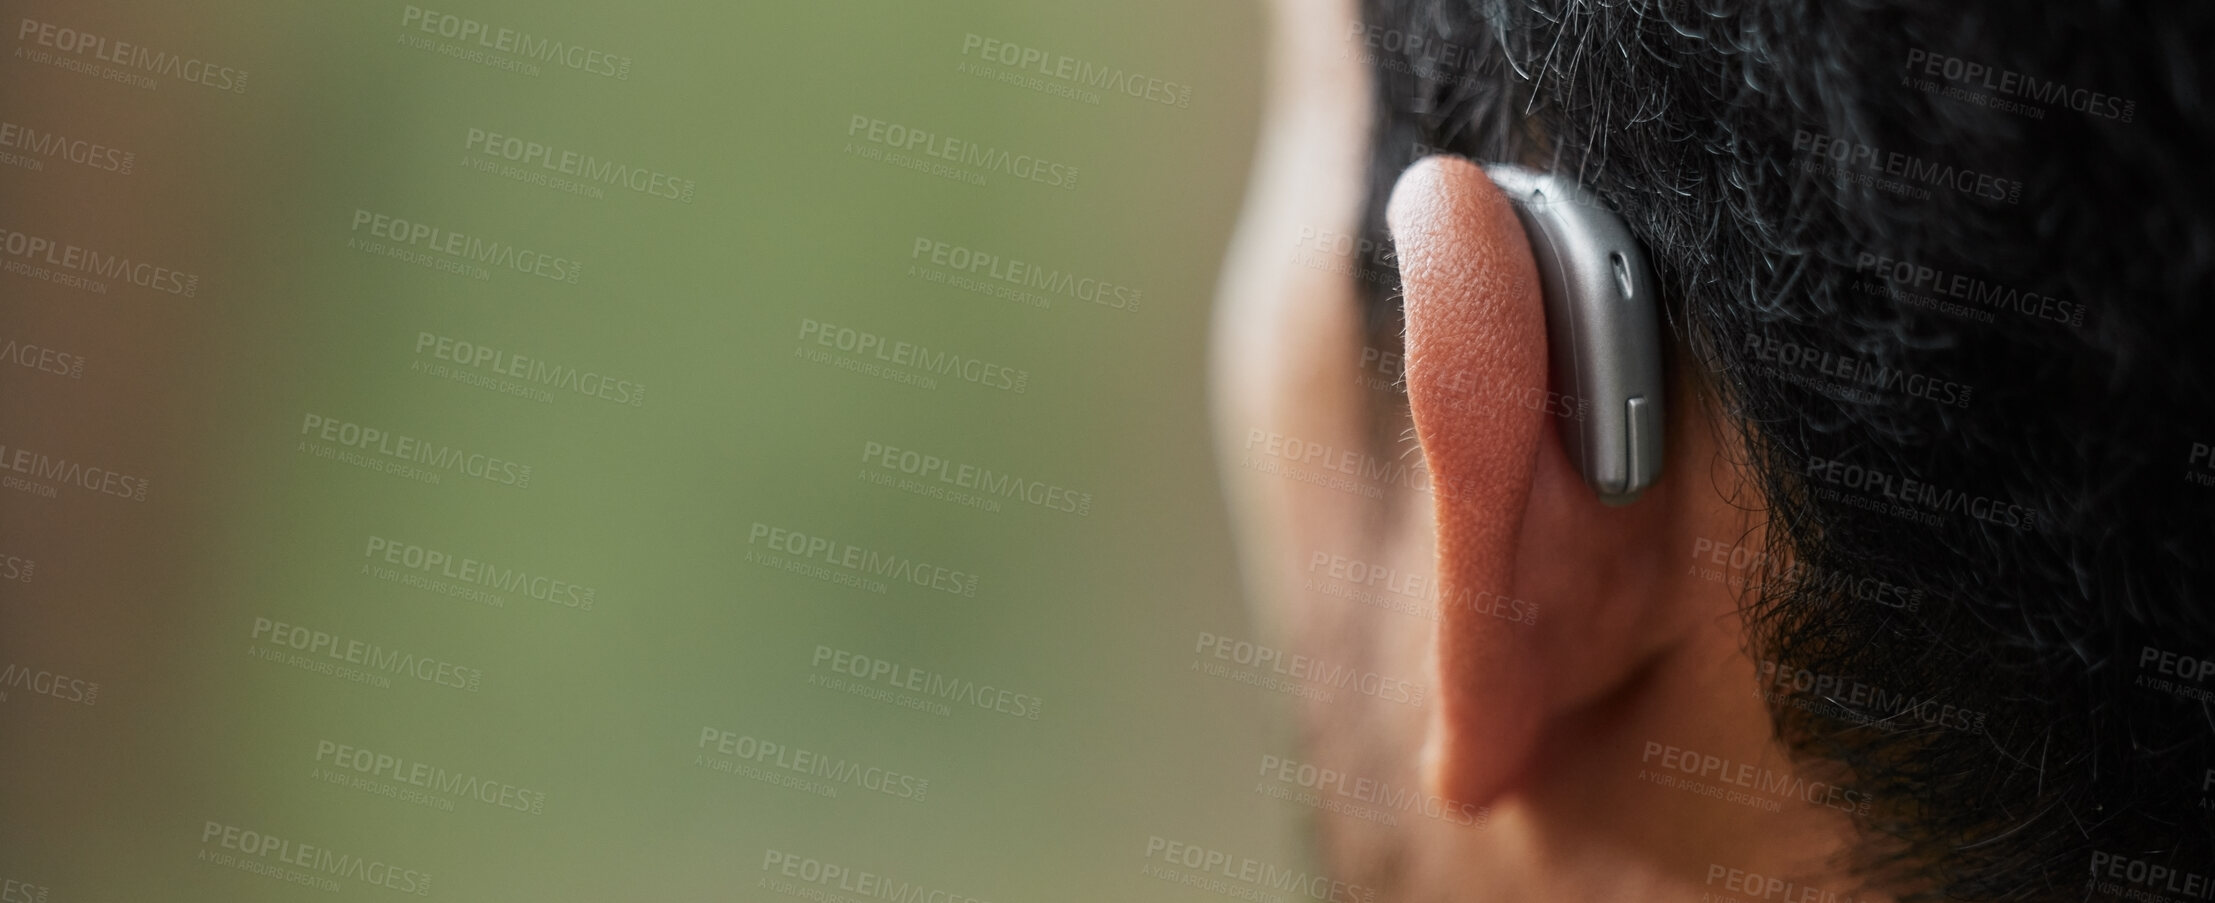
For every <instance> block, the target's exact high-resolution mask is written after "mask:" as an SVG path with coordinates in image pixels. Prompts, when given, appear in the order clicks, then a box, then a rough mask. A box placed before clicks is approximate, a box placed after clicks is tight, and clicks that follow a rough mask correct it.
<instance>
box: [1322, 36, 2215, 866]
mask: <svg viewBox="0 0 2215 903" xmlns="http://www.w3.org/2000/svg"><path fill="white" fill-rule="evenodd" d="M1362 13H1363V20H1362V23H1361V24H1360V25H1359V26H1358V29H1357V30H1356V31H1355V32H1354V33H1352V34H1349V35H1348V36H1347V40H1348V42H1349V47H1351V48H1354V49H1355V50H1356V52H1360V53H1363V54H1366V55H1368V56H1369V57H1370V60H1369V62H1370V68H1371V70H1372V72H1373V73H1374V75H1375V79H1376V92H1377V93H1376V100H1377V104H1376V123H1375V134H1374V143H1373V155H1372V156H1373V159H1372V168H1371V182H1370V195H1371V197H1370V203H1369V207H1368V211H1367V214H1366V220H1365V226H1364V228H1365V230H1366V231H1367V232H1368V233H1369V237H1370V238H1371V239H1372V240H1376V241H1380V242H1381V241H1384V240H1386V234H1385V229H1384V222H1383V212H1382V211H1383V204H1384V200H1385V198H1386V197H1387V196H1388V195H1389V193H1390V191H1391V188H1392V185H1393V183H1394V181H1395V180H1396V179H1397V177H1398V175H1399V173H1400V172H1401V171H1402V170H1404V169H1405V168H1406V167H1407V165H1408V164H1409V163H1410V162H1412V161H1413V160H1414V159H1416V158H1418V157H1419V156H1422V155H1425V154H1428V153H1454V154H1460V155H1463V156H1467V157H1470V158H1473V159H1478V160H1515V161H1520V162H1524V163H1526V164H1529V165H1534V166H1538V167H1542V168H1547V169H1551V170H1554V171H1558V172H1562V173H1566V174H1571V175H1574V176H1575V177H1576V178H1577V179H1578V180H1579V181H1581V182H1582V183H1584V184H1585V185H1586V186H1588V187H1589V188H1590V189H1591V190H1592V191H1593V192H1594V193H1595V194H1597V195H1598V196H1599V197H1600V198H1601V199H1603V200H1604V201H1605V202H1606V203H1608V204H1609V205H1611V206H1612V207H1614V208H1615V209H1616V210H1617V211H1619V212H1620V213H1621V214H1622V215H1623V216H1624V217H1625V219H1626V220H1627V221H1628V222H1629V223H1630V225H1631V227H1632V229H1633V231H1634V232H1636V233H1637V234H1638V236H1639V237H1640V238H1641V239H1642V240H1643V241H1644V242H1645V243H1646V246H1647V248H1648V250H1649V252H1650V256H1651V257H1652V260H1653V262H1654V266H1655V269H1656V271H1657V275H1658V277H1659V279H1660V281H1661V285H1662V287H1663V290H1664V292H1665V293H1666V294H1667V295H1668V298H1667V300H1666V302H1665V308H1666V310H1665V313H1666V317H1667V321H1668V323H1669V326H1670V329H1671V331H1672V333H1673V334H1674V336H1675V338H1676V340H1677V342H1676V344H1677V350H1676V351H1675V352H1673V354H1674V360H1675V364H1674V365H1675V366H1697V367H1699V368H1701V370H1702V371H1704V377H1703V379H1704V382H1705V384H1706V385H1708V386H1709V387H1711V388H1712V390H1713V392H1714V395H1715V397H1716V398H1717V399H1718V400H1719V401H1720V402H1721V404H1722V409H1723V410H1726V411H1728V412H1730V413H1731V414H1732V415H1733V416H1732V417H1731V418H1729V419H1730V420H1731V421H1732V428H1735V429H1736V430H1738V432H1739V433H1740V436H1739V438H1740V439H1741V440H1742V445H1743V447H1744V448H1745V449H1747V455H1748V457H1749V460H1747V461H1745V462H1744V463H1745V464H1746V465H1747V467H1748V469H1749V471H1750V472H1751V473H1752V474H1753V478H1754V480H1755V482H1756V484H1757V485H1758V486H1759V487H1760V488H1761V490H1762V491H1763V494H1764V496H1765V497H1764V498H1763V499H1761V500H1760V501H1761V503H1762V515H1763V517H1764V518H1765V520H1766V522H1767V526H1768V528H1769V529H1768V530H1766V531H1765V533H1764V535H1766V536H1767V537H1768V540H1767V541H1768V543H1769V546H1770V547H1769V548H1767V549H1765V550H1764V552H1765V554H1763V555H1761V556H1758V561H1759V562H1760V563H1759V564H1758V565H1756V566H1755V571H1756V572H1757V574H1758V578H1757V579H1755V580H1753V581H1751V582H1750V584H1749V588H1748V590H1747V592H1746V593H1745V595H1744V598H1743V600H1742V610H1743V613H1744V615H1745V618H1746V622H1747V625H1748V628H1749V629H1748V635H1749V643H1750V644H1751V650H1750V651H1751V652H1752V653H1753V654H1754V655H1756V656H1757V657H1758V658H1759V660H1760V661H1761V662H1762V663H1763V664H1762V669H1763V671H1764V673H1765V674H1769V675H1774V676H1775V678H1776V679H1775V680H1774V681H1773V687H1772V688H1775V689H1782V690H1785V691H1794V690H1798V691H1807V690H1810V688H1814V692H1813V693H1812V694H1811V693H1805V692H1799V693H1795V692H1780V693H1776V694H1773V695H1772V696H1771V700H1772V706H1771V708H1772V713H1773V715H1774V718H1775V722H1776V728H1777V731H1778V734H1779V736H1780V738H1781V739H1783V740H1784V741H1785V742H1786V743H1787V744H1788V745H1789V747H1790V748H1791V749H1792V750H1793V751H1794V754H1795V756H1796V757H1797V758H1798V759H1799V760H1800V761H1801V762H1802V763H1803V765H1804V766H1805V767H1808V768H1812V769H1825V770H1828V772H1829V773H1831V774H1834V775H1838V776H1840V778H1841V780H1843V781H1846V782H1849V783H1850V785H1851V786H1853V787H1854V788H1855V789H1857V790H1860V791H1862V792H1864V793H1867V794H1869V796H1870V797H1871V798H1872V799H1873V800H1874V801H1875V803H1876V804H1875V805H1873V806H1871V807H1870V809H1869V811H1868V812H1867V813H1866V814H1865V815H1862V816H1860V817H1858V819H1857V826H1858V828H1859V829H1860V832H1861V835H1862V837H1863V840H1864V842H1863V843H1861V844H1860V845H1859V846H1858V847H1857V848H1856V849H1855V850H1853V851H1851V852H1850V854H1849V859H1850V861H1849V862H1848V863H1847V864H1848V865H1849V866H1850V867H1851V868H1853V870H1854V871H1855V873H1856V874H1858V875H1860V876H1861V877H1862V879H1863V880H1864V881H1865V883H1866V886H1867V888H1868V889H1872V890H1883V891H1885V892H1888V893H1891V894H1896V895H1899V896H1901V897H1902V898H1904V899H1910V900H1924V899H1952V900H2060V899H2071V900H2081V899H2098V898H2104V897H2107V896H2109V895H2111V894H2117V893H2128V892H2130V891H2139V892H2150V893H2154V894H2160V893H2163V892H2165V891H2166V892H2168V893H2171V894H2174V893H2177V891H2178V889H2179V888H2181V887H2188V886H2190V885H2189V884H2188V883H2180V882H2189V881H2190V880H2191V879H2190V876H2195V875H2196V876H2198V877H2199V878H2200V880H2202V881H2207V880H2215V703H2211V702H2210V699H2211V698H2215V697H2211V694H2210V692H2209V691H2210V690H2211V689H2215V675H2211V674H2210V673H2209V672H2210V671H2215V667H2207V666H2199V665H2197V664H2196V663H2199V662H2205V661H2208V660H2210V659H2215V606H2211V605H2210V602H2211V601H2215V571H2211V568H2210V558H2211V557H2215V486H2211V484H2215V450H2211V447H2215V405H2211V403H2210V400H2209V396H2208V391H2209V388H2210V386H2211V385H2215V380H2211V379H2210V376H2211V375H2215V331H2211V330H2210V328H2209V326H2210V310H2209V308H2210V301H2211V299H2215V278H2211V277H2215V174H2211V172H2210V170H2211V168H2215V140H2211V138H2215V134H2211V128H2215V116H2211V115H2210V112H2209V108H2208V104H2209V103H2210V101H2211V98H2215V79H2211V78H2210V76H2209V71H2208V69H2207V68H2205V67H2208V66H2215V27H2211V25H2215V6H2209V5H2206V4H2181V3H2179V4H2160V3H2133V2H2121V0H2087V2H2079V3H2056V4H2015V3H2001V2H1991V0H1930V2H1912V0H1829V2H1817V0H1772V2H1762V0H1363V3H1362ZM1365 265H1367V266H1369V267H1371V268H1372V269H1373V272H1371V273H1369V274H1366V275H1367V276H1370V277H1373V278H1361V279H1357V280H1356V281H1357V283H1358V284H1359V285H1361V286H1362V287H1363V288H1364V290H1365V291H1366V293H1367V294H1368V296H1369V301H1370V308H1371V310H1372V318H1371V320H1372V325H1373V329H1374V331H1375V332H1376V333H1377V339H1378V340H1379V341H1380V342H1390V341H1395V340H1396V338H1395V337H1394V336H1393V335H1392V333H1394V332H1396V331H1397V323H1398V319H1397V312H1396V307H1395V305H1394V304H1393V301H1394V300H1395V299H1394V296H1395V294H1396V293H1395V292H1393V291H1392V289H1391V286H1393V285H1396V284H1397V279H1396V275H1395V274H1392V273H1390V272H1389V269H1390V260H1389V258H1380V259H1376V260H1370V261H1365ZM1872 585H1877V586H1883V587H1890V588H1891V590H1890V592H1888V593H1886V594H1884V595H1885V598H1882V599H1879V598H1875V594H1872V593H1871V592H1870V591H1869V587H1870V586H1872ZM1903 599H1912V600H1915V604H1913V605H1906V604H1898V601H1899V600H1903ZM1842 687H1852V688H1854V689H1853V691H1852V692H1826V691H1825V689H1824V688H1828V689H1829V690H1834V691H1835V690H1838V689H1839V688H1842ZM1870 688H1875V689H1874V690H1873V691H1872V690H1871V689H1870ZM1811 696H1812V697H1819V698H1812V699H1811ZM1810 702H1814V703H1816V704H1809V703H1810ZM1947 713H1951V715H1948V714H1947ZM1971 715H1973V716H1974V717H1970V716H1971ZM2164 869H2166V870H2169V871H2167V872H2164V871H2163V870H2164ZM2165 875H2166V876H2167V877H2166V878H2164V876H2165ZM2178 876H2185V877H2178ZM2164 882H2166V886H2165V885H2164Z"/></svg>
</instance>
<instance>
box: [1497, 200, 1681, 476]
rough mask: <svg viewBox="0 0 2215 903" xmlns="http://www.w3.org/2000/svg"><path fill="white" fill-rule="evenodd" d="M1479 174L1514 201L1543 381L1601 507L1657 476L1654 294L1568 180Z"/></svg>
mask: <svg viewBox="0 0 2215 903" xmlns="http://www.w3.org/2000/svg"><path fill="white" fill-rule="evenodd" d="M1484 171H1485V174H1486V175H1488V176H1490V177H1491V178H1492V182H1493V184H1495V185H1498V186H1499V187H1500V190H1501V191H1502V192H1503V193H1505V194H1506V195H1507V197H1508V199H1509V200H1510V201H1512V202H1513V203H1514V205H1515V216H1516V219H1518V220H1520V221H1521V222H1522V224H1523V231H1524V232H1525V233H1527V234H1528V235H1529V237H1530V243H1531V256H1532V257H1533V258H1534V259H1535V260H1536V261H1537V264H1538V277H1539V282H1540V284H1541V289H1542V291H1543V293H1544V295H1545V304H1546V347H1547V358H1548V364H1547V366H1548V371H1549V372H1548V378H1549V379H1550V380H1551V381H1552V384H1553V385H1552V387H1553V390H1554V391H1556V392H1559V393H1560V394H1561V395H1562V396H1564V397H1565V399H1566V404H1564V405H1563V406H1562V407H1563V409H1564V411H1563V413H1562V415H1561V416H1560V417H1559V418H1557V419H1558V420H1559V421H1560V429H1561V445H1562V448H1563V449H1565V450H1566V451H1567V452H1568V453H1569V459H1570V460H1571V461H1573V462H1575V463H1576V465H1577V470H1578V471H1579V472H1580V473H1582V474H1583V475H1584V481H1585V483H1587V484H1589V485H1590V486H1591V487H1592V489H1593V491H1595V492H1597V493H1599V496H1600V501H1601V502H1604V503H1606V504H1608V505H1628V504H1630V503H1632V502H1634V501H1637V500H1638V494H1639V493H1640V492H1642V491H1644V490H1645V489H1646V487H1649V486H1652V485H1653V483H1654V480H1655V479H1657V478H1659V477H1660V476H1661V462H1662V457H1661V455H1662V439H1661V424H1662V407H1661V405H1662V374H1661V323H1660V298H1659V296H1658V293H1657V292H1656V290H1655V288H1654V277H1653V271H1652V269H1651V268H1650V267H1648V265H1647V262H1646V252H1645V250H1644V249H1643V248H1641V247H1640V246H1639V243H1638V239H1637V238H1636V237H1635V236H1633V235H1631V232H1630V227H1629V226H1627V225H1625V224H1624V223H1623V218H1622V217H1620V216H1617V215H1616V214H1615V213H1614V211H1612V210H1609V209H1608V208H1607V207H1606V206H1605V205H1602V204H1601V203H1600V201H1599V199H1598V198H1595V197H1593V196H1592V194H1591V193H1590V192H1587V191H1585V190H1584V189H1583V188H1582V187H1580V186H1578V185H1577V184H1576V183H1575V182H1573V181H1570V180H1569V179H1566V178H1564V177H1562V176H1558V175H1554V174H1551V173H1542V172H1538V171H1537V170H1533V169H1527V168H1524V167H1521V166H1513V165H1509V164H1504V163H1493V164H1487V165H1486V166H1485V167H1484Z"/></svg>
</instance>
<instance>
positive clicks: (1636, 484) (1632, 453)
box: [1623, 395, 1661, 489]
mask: <svg viewBox="0 0 2215 903" xmlns="http://www.w3.org/2000/svg"><path fill="white" fill-rule="evenodd" d="M1656 413H1658V411H1657V410H1656V406H1655V405H1652V404H1649V403H1647V401H1646V396H1644V395H1634V396H1632V397H1630V398H1628V399H1625V400H1624V401H1623V414H1624V418H1623V419H1624V421H1625V422H1627V423H1628V424H1629V425H1630V429H1629V431H1628V435H1627V436H1626V437H1625V440H1624V449H1623V450H1624V452H1626V453H1627V456H1628V457H1629V458H1630V468H1629V469H1630V482H1629V484H1628V487H1627V488H1630V489H1639V488H1642V487H1645V486H1650V485H1652V484H1653V481H1654V477H1655V476H1657V474H1656V473H1655V471H1656V470H1659V469H1660V468H1659V466H1658V465H1659V464H1660V460H1659V459H1660V457H1661V455H1660V451H1661V443H1660V441H1659V440H1660V438H1661V424H1660V423H1659V422H1657V421H1656V420H1655V417H1654V415H1655V414H1656Z"/></svg>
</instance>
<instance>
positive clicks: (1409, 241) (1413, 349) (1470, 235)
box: [1386, 157, 1551, 805]
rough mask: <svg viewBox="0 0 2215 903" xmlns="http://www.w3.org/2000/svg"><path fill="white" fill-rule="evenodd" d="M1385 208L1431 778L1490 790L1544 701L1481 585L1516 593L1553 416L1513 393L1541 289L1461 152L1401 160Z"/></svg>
mask: <svg viewBox="0 0 2215 903" xmlns="http://www.w3.org/2000/svg"><path fill="white" fill-rule="evenodd" d="M1386 218H1387V220H1388V222H1389V224H1390V226H1391V229H1392V234H1393V239H1394V242H1395V244H1396V245H1397V246H1398V251H1399V259H1400V278H1401V284H1402V288H1403V290H1404V291H1405V293H1406V312H1407V385H1408V400H1409V404H1410V407H1411V408H1412V412H1413V414H1414V419H1415V429H1416V434H1417V437H1418V439H1419V440H1420V441H1421V444H1422V447H1423V454H1424V456H1425V458H1426V460H1427V462H1428V464H1429V468H1430V472H1431V476H1432V485H1433V488H1434V493H1433V494H1434V497H1435V503H1436V506H1437V525H1438V572H1439V589H1440V601H1439V620H1438V641H1437V644H1436V646H1435V647H1434V651H1435V655H1436V675H1435V678H1436V682H1437V686H1438V688H1439V691H1438V697H1437V705H1436V707H1435V708H1434V709H1433V710H1432V712H1431V723H1430V727H1429V735H1428V737H1427V739H1426V743H1425V749H1424V760H1425V761H1424V770H1425V774H1426V778H1427V779H1428V780H1429V781H1430V783H1431V789H1432V790H1433V791H1434V792H1436V793H1438V794H1439V795H1440V796H1443V797H1446V798H1449V799H1453V800H1456V801H1460V802H1464V803H1474V804H1479V805H1482V804H1488V803H1490V802H1491V801H1492V800H1493V799H1494V798H1495V797H1497V796H1499V795H1500V794H1501V793H1502V792H1504V791H1505V790H1507V789H1509V788H1510V787H1511V786H1512V785H1513V784H1514V782H1515V781H1516V779H1517V777H1518V776H1519V775H1520V774H1521V773H1522V772H1523V770H1524V769H1525V768H1526V766H1527V764H1528V761H1529V759H1530V756H1531V754H1532V752H1533V750H1534V749H1535V748H1536V746H1537V744H1538V740H1539V734H1540V732H1541V731H1542V729H1543V721H1544V719H1545V717H1546V714H1547V709H1548V703H1547V700H1546V696H1547V693H1546V690H1547V687H1546V686H1545V681H1544V679H1543V678H1544V674H1545V671H1546V666H1545V663H1544V662H1543V661H1542V660H1541V658H1542V655H1541V651H1540V650H1539V649H1538V648H1536V646H1535V643H1536V639H1537V638H1536V637H1535V636H1534V635H1533V633H1534V631H1533V630H1532V629H1531V627H1530V626H1529V625H1528V623H1526V622H1520V621H1515V620H1509V619H1504V618H1501V617H1498V616H1497V611H1496V606H1487V605H1483V604H1482V603H1481V601H1480V600H1487V599H1498V598H1502V597H1505V598H1516V596H1515V594H1514V591H1515V588H1516V584H1517V583H1518V582H1519V581H1518V577H1517V575H1518V573H1519V570H1520V567H1519V562H1518V560H1517V559H1518V550H1519V549H1520V548H1521V547H1522V545H1523V539H1524V532H1525V524H1524V519H1525V515H1526V513H1527V512H1528V510H1529V507H1530V500H1531V493H1532V488H1533V485H1534V482H1535V477H1536V474H1537V471H1538V469H1539V467H1540V460H1539V459H1540V451H1541V447H1542V445H1543V443H1544V442H1545V441H1546V440H1547V438H1548V435H1547V433H1546V430H1547V428H1548V427H1549V426H1550V425H1551V423H1550V420H1549V419H1548V417H1547V415H1546V413H1545V410H1544V406H1542V405H1541V406H1532V405H1527V404H1522V403H1519V401H1518V399H1519V398H1521V397H1523V396H1525V395H1526V394H1527V393H1529V392H1530V391H1532V390H1536V391H1538V392H1541V393H1542V392H1544V391H1545V389H1546V385H1547V358H1546V322H1545V303H1544V299H1543V298H1542V297H1541V295H1540V289H1539V282H1538V273H1537V269H1536V265H1535V263H1534V262H1533V259H1532V254H1531V248H1530V242H1529V239H1528V238H1527V237H1526V236H1525V234H1524V232H1523V228H1522V226H1521V224H1520V223H1519V222H1518V220H1517V219H1516V216H1515V211H1514V208H1513V206H1512V205H1511V204H1510V202H1509V201H1508V199H1507V197H1506V196H1505V195H1503V194H1502V193H1501V192H1500V189H1499V188H1498V187H1497V186H1495V185H1493V183H1492V181H1491V180H1490V179H1489V178H1488V177H1486V175H1485V173H1484V171H1483V170H1482V169H1481V168H1479V167H1478V166H1476V165H1475V164H1473V163H1470V162H1468V161H1466V160H1460V159H1456V158H1447V157H1431V158H1428V159H1425V160H1422V161H1419V162H1417V163H1416V164H1415V165H1414V166H1413V167H1410V168H1409V169H1408V171H1407V172H1406V173H1404V174H1403V175H1402V176H1401V177H1400V180H1399V183H1398V185H1397V186H1395V187H1394V189H1393V192H1392V199H1391V202H1390V205H1389V206H1388V208H1387V213H1386Z"/></svg>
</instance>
